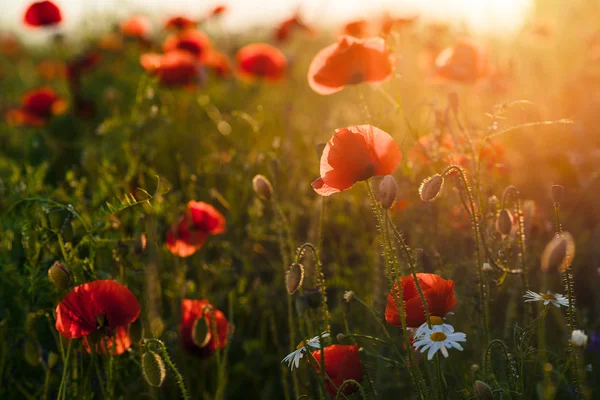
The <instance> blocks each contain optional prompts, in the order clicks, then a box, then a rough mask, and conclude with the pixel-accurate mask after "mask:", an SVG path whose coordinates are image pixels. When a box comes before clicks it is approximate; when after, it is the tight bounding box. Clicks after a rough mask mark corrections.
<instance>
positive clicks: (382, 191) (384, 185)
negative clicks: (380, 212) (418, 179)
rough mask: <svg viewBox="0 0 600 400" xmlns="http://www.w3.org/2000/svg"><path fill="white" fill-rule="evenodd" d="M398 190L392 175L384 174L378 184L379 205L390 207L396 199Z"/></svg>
mask: <svg viewBox="0 0 600 400" xmlns="http://www.w3.org/2000/svg"><path fill="white" fill-rule="evenodd" d="M397 191H398V184H397V183H396V180H395V179H394V177H393V176H392V175H386V176H384V177H383V179H382V180H381V183H380V184H379V200H380V201H381V207H383V208H386V209H388V208H390V207H392V204H394V200H396V192H397Z"/></svg>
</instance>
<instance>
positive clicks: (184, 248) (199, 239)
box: [167, 200, 226, 257]
mask: <svg viewBox="0 0 600 400" xmlns="http://www.w3.org/2000/svg"><path fill="white" fill-rule="evenodd" d="M225 225H226V224H225V217H223V215H222V214H221V213H220V212H219V211H218V210H217V209H216V208H214V207H213V206H211V205H210V204H207V203H204V202H202V201H193V200H192V201H190V202H189V203H188V205H187V210H186V212H185V214H184V215H183V216H182V217H181V218H180V219H179V221H178V222H177V224H175V225H173V226H171V228H170V229H169V231H168V232H167V247H168V249H169V250H170V251H171V253H173V254H175V255H177V256H179V257H189V256H191V255H192V254H194V253H195V252H196V251H197V250H199V249H201V248H202V246H204V243H205V242H206V239H208V237H209V236H210V235H218V234H220V233H223V232H225Z"/></svg>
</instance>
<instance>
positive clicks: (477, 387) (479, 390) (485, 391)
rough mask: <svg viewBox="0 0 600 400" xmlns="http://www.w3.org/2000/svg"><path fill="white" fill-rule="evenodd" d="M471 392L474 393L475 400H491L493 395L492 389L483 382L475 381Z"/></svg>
mask: <svg viewBox="0 0 600 400" xmlns="http://www.w3.org/2000/svg"><path fill="white" fill-rule="evenodd" d="M473 392H475V398H476V399H477V400H493V399H494V393H493V392H492V388H491V387H490V386H489V385H488V384H487V383H485V382H482V381H475V384H474V385H473Z"/></svg>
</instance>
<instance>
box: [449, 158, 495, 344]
mask: <svg viewBox="0 0 600 400" xmlns="http://www.w3.org/2000/svg"><path fill="white" fill-rule="evenodd" d="M452 171H457V172H458V173H459V176H460V179H461V181H462V183H463V186H464V187H465V191H466V192H467V197H468V199H469V205H470V207H471V209H470V210H469V215H470V217H471V227H472V229H473V239H475V252H476V254H477V283H478V285H479V302H480V304H481V310H482V313H481V314H482V320H483V321H482V322H483V331H484V341H485V343H486V344H487V343H489V338H490V333H489V327H488V316H487V313H488V310H487V308H488V307H487V300H486V296H485V287H484V282H483V260H482V257H481V249H480V247H481V246H480V239H479V213H478V211H477V209H476V208H475V202H474V200H473V193H472V192H471V187H470V186H469V182H468V181H467V176H466V174H465V171H464V170H463V169H462V168H461V167H459V166H457V165H451V166H449V167H448V168H446V169H445V170H444V172H442V176H446V175H448V174H449V173H450V172H452Z"/></svg>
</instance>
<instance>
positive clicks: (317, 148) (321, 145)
mask: <svg viewBox="0 0 600 400" xmlns="http://www.w3.org/2000/svg"><path fill="white" fill-rule="evenodd" d="M326 145H327V144H326V143H317V144H315V151H316V152H317V158H318V159H319V160H320V159H321V155H323V150H325V146H326Z"/></svg>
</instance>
